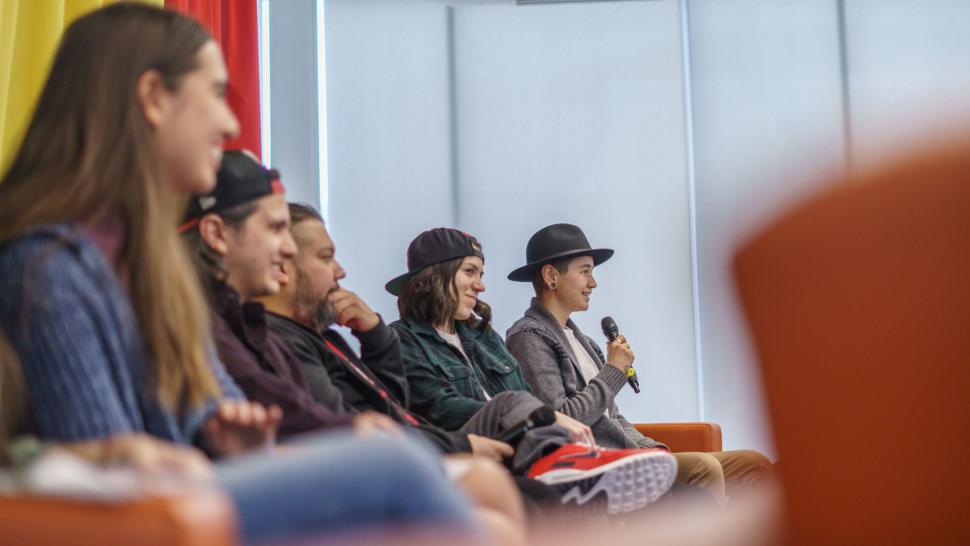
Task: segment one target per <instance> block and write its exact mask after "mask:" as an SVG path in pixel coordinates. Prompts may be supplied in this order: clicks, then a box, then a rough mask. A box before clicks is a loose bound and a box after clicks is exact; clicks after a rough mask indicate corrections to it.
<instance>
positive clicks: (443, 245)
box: [384, 228, 485, 296]
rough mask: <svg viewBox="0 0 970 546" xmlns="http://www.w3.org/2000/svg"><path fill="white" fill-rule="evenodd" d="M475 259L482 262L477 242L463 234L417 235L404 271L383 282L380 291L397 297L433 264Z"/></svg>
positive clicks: (431, 231)
mask: <svg viewBox="0 0 970 546" xmlns="http://www.w3.org/2000/svg"><path fill="white" fill-rule="evenodd" d="M465 256H478V257H479V258H481V259H482V261H485V254H483V253H482V245H481V243H479V242H478V239H476V238H474V237H472V236H471V235H469V234H468V233H465V232H464V231H460V230H457V229H452V228H434V229H429V230H428V231H425V232H424V233H422V234H420V235H418V236H417V237H415V238H414V240H413V241H411V244H410V245H408V271H407V273H403V274H401V275H398V276H397V277H394V278H393V279H391V280H389V281H387V284H385V285H384V289H385V290H387V291H388V292H390V293H391V295H394V296H398V295H400V294H401V289H402V288H404V285H405V284H406V283H407V282H408V279H410V278H411V277H413V276H414V275H415V274H416V273H417V272H418V271H421V270H422V269H424V268H426V267H430V266H432V265H435V264H440V263H442V262H447V261H448V260H454V259H455V258H464V257H465Z"/></svg>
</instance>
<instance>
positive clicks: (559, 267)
mask: <svg viewBox="0 0 970 546" xmlns="http://www.w3.org/2000/svg"><path fill="white" fill-rule="evenodd" d="M575 258H576V256H570V257H568V258H562V259H559V260H556V261H553V262H546V263H544V264H542V265H540V266H539V267H537V268H536V270H535V271H533V272H532V288H533V289H534V290H535V291H536V295H537V296H538V295H541V294H542V291H543V290H545V289H546V283H545V282H543V280H542V268H543V267H545V266H547V265H551V266H552V267H555V268H556V271H558V272H560V273H565V272H566V271H568V270H569V263H570V262H572V261H573V259H575Z"/></svg>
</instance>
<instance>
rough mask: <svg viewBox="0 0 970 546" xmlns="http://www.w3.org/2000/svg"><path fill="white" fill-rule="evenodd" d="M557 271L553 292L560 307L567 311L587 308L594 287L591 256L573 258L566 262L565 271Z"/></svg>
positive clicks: (594, 280)
mask: <svg viewBox="0 0 970 546" xmlns="http://www.w3.org/2000/svg"><path fill="white" fill-rule="evenodd" d="M557 273H558V280H557V283H556V284H557V286H556V290H554V291H553V294H555V298H556V299H557V301H558V302H559V304H560V305H561V306H562V308H563V309H566V310H568V311H569V312H575V311H586V310H588V309H589V300H590V296H591V295H592V294H593V289H594V288H596V279H594V278H593V258H592V257H590V256H580V257H578V258H573V259H572V260H570V261H569V263H568V264H567V266H566V271H565V272H557Z"/></svg>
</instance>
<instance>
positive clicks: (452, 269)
mask: <svg viewBox="0 0 970 546" xmlns="http://www.w3.org/2000/svg"><path fill="white" fill-rule="evenodd" d="M462 260H464V258H455V259H453V260H448V261H447V262H442V263H438V264H434V265H429V266H428V267H426V268H424V269H422V270H421V271H418V272H417V273H415V274H414V275H413V276H412V277H411V278H410V279H408V280H407V282H406V283H404V287H402V288H401V293H400V295H398V298H397V310H398V312H399V313H400V314H401V318H410V319H413V320H418V321H421V322H426V323H428V324H431V325H432V326H436V325H438V324H445V323H447V322H448V321H450V320H451V319H452V317H453V316H454V314H455V310H456V309H457V308H458V302H457V301H455V298H454V297H453V296H452V295H451V287H453V286H454V285H455V275H457V274H458V270H459V269H461V262H462ZM474 312H475V314H476V315H478V317H479V318H478V321H477V324H475V325H474V326H473V327H474V328H477V329H479V330H485V329H486V328H488V327H489V326H490V325H491V323H492V308H491V307H489V305H488V304H487V303H485V302H484V301H482V300H478V303H476V304H475V309H474ZM469 322H473V321H472V320H470V321H469Z"/></svg>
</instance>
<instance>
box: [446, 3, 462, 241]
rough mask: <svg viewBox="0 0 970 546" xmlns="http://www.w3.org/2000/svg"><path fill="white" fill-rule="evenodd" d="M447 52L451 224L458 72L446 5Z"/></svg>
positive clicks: (457, 206)
mask: <svg viewBox="0 0 970 546" xmlns="http://www.w3.org/2000/svg"><path fill="white" fill-rule="evenodd" d="M445 24H446V37H447V38H446V40H447V44H446V45H447V52H448V163H449V164H448V168H449V174H450V177H449V178H450V181H451V225H452V226H454V227H458V226H459V222H460V221H461V218H462V215H461V196H460V195H459V189H460V186H459V178H458V175H459V173H458V74H457V65H456V60H455V56H456V55H455V8H453V7H451V6H448V7H447V8H446V15H445Z"/></svg>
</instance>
